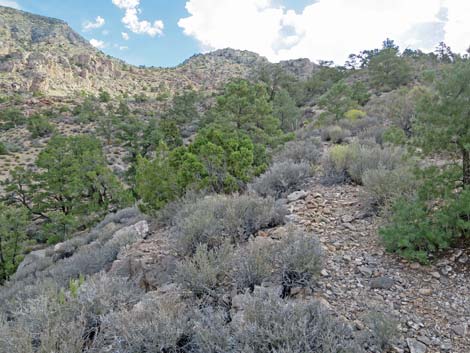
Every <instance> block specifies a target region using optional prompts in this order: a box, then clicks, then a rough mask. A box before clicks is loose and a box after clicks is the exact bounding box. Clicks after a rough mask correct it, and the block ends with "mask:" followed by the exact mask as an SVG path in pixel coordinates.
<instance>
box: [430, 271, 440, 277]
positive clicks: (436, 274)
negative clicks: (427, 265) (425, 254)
mask: <svg viewBox="0 0 470 353" xmlns="http://www.w3.org/2000/svg"><path fill="white" fill-rule="evenodd" d="M431 276H432V277H433V278H435V279H440V278H441V275H440V274H439V272H436V271H433V272H431Z"/></svg>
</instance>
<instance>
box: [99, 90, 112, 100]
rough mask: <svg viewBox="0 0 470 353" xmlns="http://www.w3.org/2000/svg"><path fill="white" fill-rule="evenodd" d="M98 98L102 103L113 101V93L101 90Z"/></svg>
mask: <svg viewBox="0 0 470 353" xmlns="http://www.w3.org/2000/svg"><path fill="white" fill-rule="evenodd" d="M98 98H99V100H100V102H101V103H108V102H110V101H111V95H110V94H109V92H107V91H100V94H99V96H98Z"/></svg>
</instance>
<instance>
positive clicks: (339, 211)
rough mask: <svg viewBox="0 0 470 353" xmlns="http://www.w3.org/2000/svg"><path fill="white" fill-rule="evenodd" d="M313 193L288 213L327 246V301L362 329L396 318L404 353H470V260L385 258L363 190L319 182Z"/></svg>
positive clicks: (469, 256) (458, 254)
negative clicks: (385, 316)
mask: <svg viewBox="0 0 470 353" xmlns="http://www.w3.org/2000/svg"><path fill="white" fill-rule="evenodd" d="M306 190H308V195H307V197H306V198H305V199H303V200H299V201H296V202H294V203H291V204H290V205H289V206H290V208H291V211H292V213H293V215H292V216H291V217H292V221H293V222H294V223H298V224H301V225H302V226H304V227H305V228H306V229H308V230H311V231H313V232H314V233H315V234H318V236H319V238H320V240H321V242H322V244H323V245H324V248H325V254H326V262H325V266H324V268H325V270H324V271H323V273H322V279H321V281H320V287H321V289H320V290H319V291H318V293H317V295H318V296H320V298H322V301H325V302H328V304H329V305H330V306H331V307H332V308H334V309H335V310H336V311H337V312H339V313H340V314H341V315H343V316H344V317H346V318H347V319H349V320H351V321H353V322H356V326H357V327H358V328H361V326H362V325H363V322H362V321H363V318H364V315H365V314H366V313H367V312H369V311H370V310H374V308H379V309H380V310H383V311H385V312H387V313H390V315H393V316H394V317H396V318H397V321H398V322H399V328H400V332H401V335H402V337H401V339H400V341H401V344H400V346H397V347H395V351H397V352H408V351H409V348H408V346H409V345H410V346H414V348H413V349H414V350H413V352H412V353H415V352H416V353H424V352H455V353H469V352H470V253H468V252H467V253H466V252H464V251H463V250H455V251H454V253H453V255H452V256H450V258H448V259H447V260H440V261H437V263H436V264H434V265H432V266H427V267H425V266H420V265H419V264H416V263H407V262H406V261H403V260H400V259H399V258H397V257H395V256H392V255H390V254H387V253H385V252H384V248H383V246H382V245H381V244H380V241H379V238H378V236H377V229H378V226H379V219H378V218H376V217H373V216H370V215H368V214H367V213H365V212H364V211H363V210H364V207H362V205H361V192H362V191H361V188H360V187H358V186H351V185H339V186H324V185H321V184H320V183H319V181H318V180H314V181H312V182H311V184H310V185H309V187H308V189H307V188H306ZM407 339H408V342H409V345H408V343H407ZM425 349H426V350H425Z"/></svg>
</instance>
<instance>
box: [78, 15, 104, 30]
mask: <svg viewBox="0 0 470 353" xmlns="http://www.w3.org/2000/svg"><path fill="white" fill-rule="evenodd" d="M105 23H106V21H105V20H104V18H103V17H101V16H98V17H96V19H95V22H90V21H87V22H85V23H84V24H83V30H84V31H91V30H93V29H97V28H100V27H103V26H104V24H105Z"/></svg>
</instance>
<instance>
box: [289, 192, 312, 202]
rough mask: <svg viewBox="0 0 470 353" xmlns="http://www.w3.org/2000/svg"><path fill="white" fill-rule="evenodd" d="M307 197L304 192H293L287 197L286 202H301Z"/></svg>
mask: <svg viewBox="0 0 470 353" xmlns="http://www.w3.org/2000/svg"><path fill="white" fill-rule="evenodd" d="M307 195H308V193H307V192H306V191H304V190H300V191H295V192H293V193H292V194H290V195H289V196H287V201H288V202H295V201H299V200H303V199H305V198H306V197H307Z"/></svg>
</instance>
